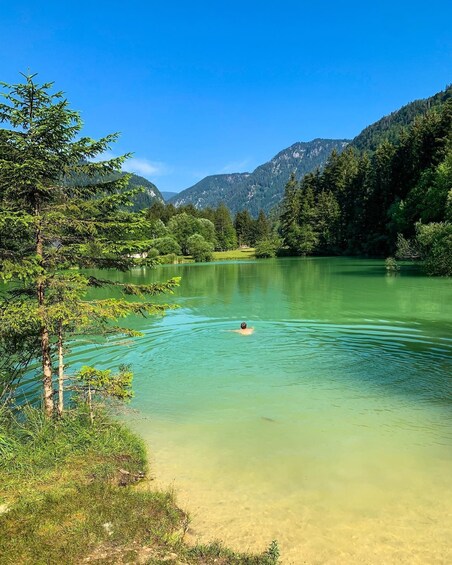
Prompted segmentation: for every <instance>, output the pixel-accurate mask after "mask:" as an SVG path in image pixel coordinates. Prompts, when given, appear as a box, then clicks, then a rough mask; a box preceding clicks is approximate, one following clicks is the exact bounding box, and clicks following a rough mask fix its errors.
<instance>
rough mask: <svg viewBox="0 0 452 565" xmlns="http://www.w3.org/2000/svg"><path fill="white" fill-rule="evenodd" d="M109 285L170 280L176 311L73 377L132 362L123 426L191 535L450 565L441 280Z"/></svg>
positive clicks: (207, 270) (198, 267)
mask: <svg viewBox="0 0 452 565" xmlns="http://www.w3.org/2000/svg"><path fill="white" fill-rule="evenodd" d="M115 276H117V278H118V279H120V280H130V281H133V282H141V283H143V282H150V281H157V280H164V279H167V278H169V277H171V276H181V277H182V282H181V286H180V288H179V289H177V291H176V293H175V295H174V296H172V297H169V298H168V297H167V298H166V299H165V300H166V301H169V302H173V303H177V304H179V305H180V308H179V309H178V310H174V311H170V312H168V313H167V315H166V316H164V317H157V318H156V317H154V318H146V319H145V318H139V319H134V320H133V321H129V325H130V326H131V327H134V328H135V329H139V330H141V331H142V332H144V336H143V337H141V338H137V339H134V340H129V339H113V340H110V341H108V342H107V343H98V344H88V345H82V346H79V347H77V348H75V349H74V351H73V353H72V355H71V363H72V364H73V366H74V365H75V366H76V365H77V364H78V363H82V362H83V363H96V364H97V365H98V366H99V367H112V366H113V367H114V366H117V365H118V364H120V363H131V364H132V365H133V369H134V372H135V380H134V389H135V399H134V400H133V402H132V405H131V407H132V408H133V409H134V410H133V411H132V412H131V413H130V414H129V415H126V419H127V420H128V422H129V423H130V424H131V425H132V427H133V428H134V429H135V430H137V431H138V432H139V433H140V434H141V435H142V437H144V438H145V440H146V442H147V443H148V444H149V446H150V450H151V475H152V476H153V477H154V478H155V481H154V482H153V484H157V485H159V486H162V487H167V486H168V485H171V486H172V487H173V488H174V489H175V491H176V493H177V497H178V501H179V503H180V505H181V506H182V507H183V508H185V509H186V510H187V511H189V513H190V515H191V517H192V523H191V530H190V538H191V539H198V540H200V541H203V542H204V541H208V540H212V539H221V540H223V541H224V542H225V543H226V544H227V545H229V546H232V547H234V548H237V549H243V550H253V551H262V550H264V549H265V548H266V547H267V546H268V545H269V544H270V542H271V540H272V539H277V540H278V544H279V547H280V550H281V554H282V559H283V561H284V563H286V564H287V563H344V564H354V563H360V564H362V563H409V564H416V563H422V564H425V563H429V564H431V563H450V562H451V561H452V552H451V549H450V532H451V531H452V514H451V512H452V481H451V477H452V416H451V407H452V397H451V388H452V387H451V375H452V331H451V330H452V284H451V281H450V279H442V278H427V277H424V276H421V275H420V274H419V272H417V271H416V269H414V268H412V267H411V268H410V267H407V268H406V270H402V272H401V274H399V275H395V276H394V275H388V274H387V273H386V271H385V268H384V264H383V261H374V260H358V259H348V258H334V259H331V258H305V259H304V258H300V259H274V260H271V259H270V260H262V261H250V262H228V263H216V264H215V263H214V264H187V265H179V266H177V265H174V266H173V265H168V266H162V267H159V268H157V269H155V270H146V269H137V270H136V271H133V272H132V273H128V274H116V275H115ZM242 321H247V322H248V323H249V325H251V326H253V327H254V328H255V332H254V334H253V335H250V336H242V335H239V334H237V333H233V332H230V331H229V330H231V329H235V328H237V327H238V326H239V324H240V322H242Z"/></svg>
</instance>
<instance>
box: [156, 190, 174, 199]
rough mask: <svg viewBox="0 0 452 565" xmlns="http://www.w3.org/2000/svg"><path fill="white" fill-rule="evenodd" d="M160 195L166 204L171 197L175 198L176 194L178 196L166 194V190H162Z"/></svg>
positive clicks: (172, 193) (171, 193) (170, 193)
mask: <svg viewBox="0 0 452 565" xmlns="http://www.w3.org/2000/svg"><path fill="white" fill-rule="evenodd" d="M160 194H161V195H162V197H163V200H164V201H165V202H168V200H170V199H171V198H173V196H176V194H178V192H168V191H167V190H162V191H160Z"/></svg>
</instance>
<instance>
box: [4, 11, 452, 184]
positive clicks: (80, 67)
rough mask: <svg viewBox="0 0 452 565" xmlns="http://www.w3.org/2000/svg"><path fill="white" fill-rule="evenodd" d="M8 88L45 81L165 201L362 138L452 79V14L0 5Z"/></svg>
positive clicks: (429, 12)
mask: <svg viewBox="0 0 452 565" xmlns="http://www.w3.org/2000/svg"><path fill="white" fill-rule="evenodd" d="M0 8H1V10H0V53H1V65H0V69H1V73H0V80H3V81H5V82H18V81H19V79H20V77H19V74H18V73H19V71H22V72H27V70H30V71H31V72H37V73H39V75H38V79H39V80H40V81H42V82H44V81H50V80H53V81H55V83H56V86H57V87H58V89H61V90H64V91H65V92H66V93H67V97H68V99H69V101H70V103H71V107H72V108H74V109H76V110H79V111H80V112H81V114H82V118H83V120H84V122H85V133H86V134H88V135H91V136H93V137H99V136H102V135H105V134H107V133H110V132H113V131H119V132H121V134H122V135H121V139H120V142H119V143H117V144H116V145H115V146H114V147H113V148H112V152H113V153H114V154H120V153H123V152H128V151H132V152H134V154H135V156H134V157H135V158H134V160H133V161H132V162H130V163H129V166H128V167H127V168H128V169H129V170H134V171H135V172H137V173H139V174H143V176H145V177H147V178H149V179H150V180H152V181H153V182H155V183H156V184H157V186H158V187H159V188H160V189H161V190H174V191H179V190H182V189H184V188H187V187H189V186H191V185H192V184H194V183H195V182H197V181H198V180H200V179H201V178H203V177H204V176H206V175H208V174H214V173H220V172H235V171H237V172H242V171H247V170H253V169H254V168H255V167H256V166H257V165H259V164H261V163H263V162H265V161H267V160H269V159H270V158H271V157H272V156H273V155H275V154H276V153H277V152H278V151H280V150H282V149H284V148H285V147H288V146H289V145H291V144H292V143H294V142H296V141H309V140H310V139H313V138H315V137H328V138H352V137H354V136H355V135H357V134H358V133H359V132H360V130H361V129H362V128H363V127H365V126H366V125H368V124H369V123H371V122H373V121H376V120H377V119H379V118H380V117H381V116H383V115H385V114H388V113H390V112H391V111H393V110H395V109H397V108H399V107H400V106H402V105H403V104H406V103H408V102H410V101H412V100H414V99H416V98H424V97H427V96H430V95H432V94H433V93H435V92H437V91H439V90H442V89H443V88H444V87H445V85H446V84H448V83H450V82H452V72H451V71H452V31H451V30H452V24H451V22H452V3H451V2H450V1H443V0H441V1H440V0H430V1H429V2H426V1H424V2H420V1H419V0H412V1H405V0H402V1H400V0H392V1H387V0H382V1H378V0H375V1H374V2H363V1H362V0H361V1H359V2H357V1H347V0H344V1H342V2H337V1H335V2H331V1H329V0H325V1H323V2H313V1H312V0H311V1H309V2H306V1H303V0H298V1H292V0H289V1H285V2H284V1H283V2H281V3H277V2H275V1H272V2H269V1H268V2H267V1H265V0H260V1H254V0H253V1H247V0H242V1H241V2H238V1H237V0H229V1H227V2H226V1H223V2H218V1H217V2H216V1H215V0H209V1H196V0H193V1H190V2H189V1H181V0H173V1H169V0H168V1H163V0H160V1H158V2H157V1H152V0H149V1H137V0H129V1H128V2H117V1H115V0H110V1H109V2H105V1H103V0H91V1H90V2H87V1H85V0H78V1H72V0H67V1H62V0H59V1H58V2H55V1H45V0H43V1H40V2H39V1H30V0H22V1H20V2H19V1H18V2H6V1H3V0H2V1H1V2H0Z"/></svg>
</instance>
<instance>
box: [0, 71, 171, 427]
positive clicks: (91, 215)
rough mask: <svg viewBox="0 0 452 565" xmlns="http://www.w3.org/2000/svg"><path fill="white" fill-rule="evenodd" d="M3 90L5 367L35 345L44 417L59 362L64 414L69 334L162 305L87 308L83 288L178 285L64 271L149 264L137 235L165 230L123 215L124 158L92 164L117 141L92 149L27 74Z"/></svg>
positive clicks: (0, 224)
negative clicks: (136, 283)
mask: <svg viewBox="0 0 452 565" xmlns="http://www.w3.org/2000/svg"><path fill="white" fill-rule="evenodd" d="M3 87H4V90H5V92H4V93H3V98H4V100H5V102H4V103H0V121H1V122H4V123H6V125H7V127H6V128H4V129H0V205H1V206H0V278H1V279H2V280H3V281H8V282H10V283H13V284H12V285H11V286H10V289H11V290H9V292H8V293H7V294H6V296H5V297H4V299H2V300H0V318H1V321H2V322H3V324H2V325H0V345H1V347H10V348H11V351H12V357H9V360H8V363H10V368H11V367H13V368H15V369H17V370H16V372H14V371H13V374H14V375H17V378H19V375H20V373H21V370H23V369H24V366H23V363H24V361H25V359H26V358H27V356H26V357H25V358H24V357H23V356H20V355H18V353H17V348H15V346H16V344H17V343H18V342H19V341H20V339H21V338H22V339H23V341H24V343H28V344H29V346H30V350H29V351H30V352H33V354H35V353H36V351H37V347H36V341H37V342H38V343H39V345H40V356H41V360H42V367H43V374H42V383H43V397H44V407H45V410H46V413H47V415H48V416H50V415H51V414H52V412H53V394H54V391H53V388H54V386H53V379H54V366H55V364H56V363H57V364H58V376H59V380H58V383H59V384H58V386H59V392H60V398H59V403H60V406H59V412H60V414H61V410H62V403H63V394H62V387H63V381H64V375H63V369H64V366H63V353H64V347H63V343H64V341H65V340H66V339H67V337H68V335H71V334H74V333H77V332H78V333H80V332H83V331H90V332H92V331H93V330H96V331H104V330H106V329H107V328H108V327H109V329H110V331H111V330H112V329H113V327H112V325H111V323H112V322H114V321H116V320H117V319H119V318H122V317H124V316H126V315H128V314H132V313H134V314H137V313H139V314H149V313H159V312H163V311H164V309H165V308H166V307H167V306H165V305H154V304H152V303H148V302H145V301H142V302H140V303H137V302H133V303H132V302H127V301H126V300H125V299H124V298H120V299H117V300H107V301H93V302H86V301H85V300H84V298H85V296H86V293H87V291H88V288H89V287H90V286H108V285H110V286H115V287H117V288H119V289H120V290H121V291H122V292H123V293H124V294H126V295H133V296H138V297H141V298H143V297H145V296H150V295H156V294H160V293H163V292H171V291H172V289H173V288H174V286H176V285H177V284H178V282H177V281H176V280H175V279H172V280H171V281H167V282H166V283H162V284H154V285H139V286H136V287H134V286H133V285H118V284H117V283H116V282H114V281H106V280H104V281H99V280H95V279H93V278H92V277H84V276H83V275H80V274H79V273H74V272H73V271H70V270H69V269H70V268H71V267H74V266H76V267H81V268H84V267H96V268H117V269H121V270H126V269H129V268H131V267H133V266H135V265H139V266H142V265H148V266H153V265H154V264H155V258H154V257H153V253H152V252H151V253H150V250H152V242H151V240H149V239H147V238H146V237H143V236H146V235H147V234H150V232H152V231H153V230H154V231H156V228H161V227H162V226H161V225H158V223H154V224H152V221H151V220H152V218H146V215H144V214H132V213H128V212H125V211H124V207H125V206H127V205H129V204H130V198H132V197H133V196H134V195H135V194H136V193H137V191H136V190H135V191H134V190H132V191H130V190H129V188H130V184H131V178H130V175H125V174H123V173H121V170H120V169H121V166H122V163H123V162H124V160H125V159H126V158H127V155H125V156H122V157H118V158H114V159H109V160H104V161H94V160H93V159H94V158H95V157H96V156H99V155H101V154H102V153H104V152H105V151H106V150H107V149H109V146H110V144H111V143H112V142H113V141H115V139H116V138H117V135H116V134H113V135H109V136H106V137H104V138H102V139H100V140H98V141H95V140H92V139H90V138H88V137H81V136H80V132H81V127H82V123H81V120H80V116H79V114H78V113H77V112H75V111H73V110H71V109H70V108H69V106H68V102H67V100H66V99H65V98H64V96H63V94H62V93H61V92H53V85H52V84H50V83H49V84H43V85H38V84H36V83H35V81H34V75H33V76H26V77H25V82H24V83H23V84H16V85H6V84H3ZM132 184H133V183H132ZM160 233H162V230H161V229H160ZM138 235H140V237H138V238H137V236H138ZM152 235H153V236H154V234H152ZM116 331H122V330H120V329H116ZM30 332H31V334H30ZM33 335H34V336H35V340H33ZM57 356H58V360H57V359H56V357H57ZM28 357H29V356H28ZM8 370H10V369H8ZM17 378H16V377H14V379H13V380H11V379H9V381H8V379H7V378H6V377H2V378H1V380H2V383H3V385H4V386H3V385H2V387H3V388H2V389H1V390H3V393H2V394H3V395H5V394H6V395H7V396H8V397H9V396H10V395H11V391H12V390H13V389H14V381H15V382H17ZM5 383H6V384H5ZM1 390H0V392H1ZM5 391H6V392H5Z"/></svg>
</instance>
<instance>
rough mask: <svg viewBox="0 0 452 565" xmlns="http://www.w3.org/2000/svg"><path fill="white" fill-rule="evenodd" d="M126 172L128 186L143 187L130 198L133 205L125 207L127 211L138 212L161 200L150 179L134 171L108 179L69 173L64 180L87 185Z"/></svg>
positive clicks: (69, 182)
mask: <svg viewBox="0 0 452 565" xmlns="http://www.w3.org/2000/svg"><path fill="white" fill-rule="evenodd" d="M126 174H129V175H131V177H130V180H129V185H128V188H129V189H132V188H138V187H142V188H144V192H140V193H138V194H137V195H135V196H134V198H133V199H132V202H133V206H132V207H129V206H128V207H127V210H128V211H131V212H139V211H140V210H144V209H145V208H149V206H151V205H152V203H153V202H155V200H160V201H161V202H163V196H162V195H161V194H160V191H159V189H158V188H157V187H156V186H155V184H153V183H152V182H151V181H148V180H147V179H145V178H144V177H140V176H138V175H136V174H134V173H126V172H123V173H115V174H111V175H110V176H109V177H108V179H107V178H103V179H100V178H89V177H87V176H85V175H71V176H70V177H68V178H66V179H65V182H66V183H67V184H69V185H79V186H87V185H90V184H93V183H96V182H99V181H101V180H102V181H103V182H105V181H107V180H115V179H118V178H119V177H120V176H124V175H126Z"/></svg>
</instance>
